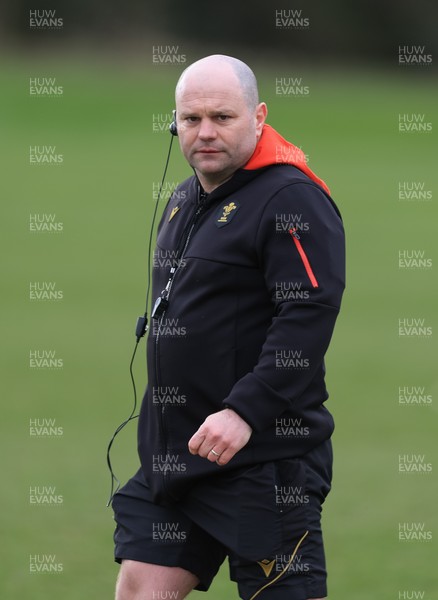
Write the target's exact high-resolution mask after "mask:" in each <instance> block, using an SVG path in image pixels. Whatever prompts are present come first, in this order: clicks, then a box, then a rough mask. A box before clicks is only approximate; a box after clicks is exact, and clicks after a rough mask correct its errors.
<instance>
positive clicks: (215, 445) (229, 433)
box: [189, 408, 252, 466]
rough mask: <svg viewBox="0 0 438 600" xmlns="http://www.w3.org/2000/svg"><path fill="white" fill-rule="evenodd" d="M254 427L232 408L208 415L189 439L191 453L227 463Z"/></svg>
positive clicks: (212, 460)
mask: <svg viewBox="0 0 438 600" xmlns="http://www.w3.org/2000/svg"><path fill="white" fill-rule="evenodd" d="M251 434H252V429H251V427H250V426H249V425H248V423H247V422H246V421H244V420H243V419H242V417H239V415H238V414H237V413H236V412H234V410H232V409H231V408H225V409H224V410H221V411H220V412H217V413H214V414H212V415H210V416H208V417H207V418H206V419H205V421H204V422H203V424H202V425H201V427H200V428H199V429H198V431H197V432H196V433H195V434H194V435H193V436H192V437H191V439H190V440H189V450H190V453H191V454H199V456H202V458H207V459H208V460H209V461H211V462H216V463H217V464H218V465H219V466H221V465H226V464H227V463H228V462H229V461H230V460H231V459H232V458H233V456H234V455H235V454H236V453H237V452H239V450H240V449H241V448H243V446H245V444H247V443H248V440H249V438H250V437H251Z"/></svg>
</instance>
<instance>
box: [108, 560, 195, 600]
mask: <svg viewBox="0 0 438 600" xmlns="http://www.w3.org/2000/svg"><path fill="white" fill-rule="evenodd" d="M198 583H199V579H198V578H197V577H196V575H193V573H190V571H186V570H185V569H181V568H180V567H163V566H161V565H152V564H149V563H142V562H138V561H135V560H123V561H122V566H121V568H120V572H119V577H118V579H117V587H116V600H156V599H158V598H173V599H174V600H183V598H185V597H186V596H187V595H188V594H189V593H190V592H191V591H192V590H193V588H194V587H195V586H196V585H198Z"/></svg>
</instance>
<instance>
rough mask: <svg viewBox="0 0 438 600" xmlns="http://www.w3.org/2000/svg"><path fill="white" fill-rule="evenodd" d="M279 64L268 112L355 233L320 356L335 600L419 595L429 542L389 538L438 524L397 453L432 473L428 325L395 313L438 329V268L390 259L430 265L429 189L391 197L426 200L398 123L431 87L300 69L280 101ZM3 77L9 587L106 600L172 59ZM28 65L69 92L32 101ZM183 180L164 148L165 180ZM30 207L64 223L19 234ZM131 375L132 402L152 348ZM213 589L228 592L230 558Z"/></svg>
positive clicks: (431, 497)
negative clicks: (40, 295)
mask: <svg viewBox="0 0 438 600" xmlns="http://www.w3.org/2000/svg"><path fill="white" fill-rule="evenodd" d="M254 66H255V68H256V70H257V64H255V65H254ZM278 70H279V73H276V72H273V71H275V69H274V70H273V69H271V70H270V71H268V70H266V71H265V70H264V68H263V66H262V65H261V66H260V69H259V73H260V83H261V90H262V95H263V98H264V99H265V100H266V101H267V102H268V105H269V109H270V115H269V122H270V123H271V125H273V126H274V127H276V128H278V129H279V130H280V131H281V132H282V133H283V135H284V136H285V137H287V138H289V139H291V140H292V141H294V143H296V144H297V145H300V146H302V147H303V148H304V150H305V151H306V152H308V153H309V154H310V165H311V167H312V168H313V169H314V170H315V171H316V172H317V173H318V174H319V175H320V176H321V177H322V178H324V179H325V180H326V181H327V182H328V184H329V185H330V187H331V189H332V193H333V196H334V198H335V199H336V201H337V203H338V205H339V207H340V209H341V211H342V213H343V216H344V221H345V226H346V230H347V241H348V288H347V292H346V296H345V301H344V305H343V310H342V314H341V316H340V318H339V322H338V326H337V329H336V332H335V336H334V339H333V343H332V346H331V348H330V351H329V354H328V357H327V370H328V377H327V379H328V386H329V391H330V393H331V396H330V399H329V401H328V407H329V408H330V410H331V411H332V412H333V414H334V416H335V419H336V423H337V429H336V432H335V436H334V445H335V451H336V457H335V479H334V486H333V491H332V493H331V495H330V496H329V499H328V500H327V503H326V506H325V511H324V527H325V539H326V547H327V560H328V567H329V585H330V595H331V598H333V599H338V600H341V599H343V598H354V600H365V599H366V600H369V598H385V599H390V598H398V592H399V590H424V591H425V592H426V596H425V597H426V598H432V593H433V589H436V587H437V577H436V569H435V566H434V565H435V562H436V561H435V559H434V556H433V554H432V551H431V548H432V543H433V542H429V543H427V542H423V543H421V542H404V543H403V542H399V541H398V538H397V536H398V523H399V522H422V523H425V526H426V529H429V530H432V531H433V534H434V535H435V534H436V531H437V519H436V492H437V485H436V475H435V473H434V472H432V474H430V475H427V474H426V475H415V474H408V475H399V474H398V472H397V461H398V455H399V454H411V453H417V454H425V455H426V457H427V460H428V462H432V464H433V467H434V468H435V467H436V457H437V454H436V446H435V444H434V439H435V437H436V435H435V431H436V412H437V411H436V404H437V398H436V394H437V380H436V376H435V372H436V371H435V368H434V367H435V362H436V358H435V357H436V354H437V344H436V335H437V334H436V331H435V329H434V330H433V336H432V337H430V338H425V339H416V338H405V339H404V338H400V337H399V336H398V319H399V317H409V318H411V317H416V318H425V320H426V322H427V324H428V325H432V326H433V327H436V320H435V314H436V310H434V309H435V308H436V305H437V285H436V277H435V276H434V273H435V269H436V265H434V267H433V268H432V269H431V270H428V271H420V270H414V271H403V270H399V268H398V252H399V250H402V249H408V250H412V249H419V250H424V251H425V253H426V255H427V256H428V257H432V258H433V260H435V258H436V241H435V240H436V219H437V210H436V202H437V200H436V198H434V199H433V200H432V201H430V202H401V201H399V200H398V182H399V181H424V182H425V184H426V188H427V189H430V190H433V192H434V194H435V195H436V193H437V190H438V186H437V183H438V177H437V171H436V157H434V152H433V150H434V144H435V142H434V140H435V135H436V134H435V133H434V132H432V133H428V134H427V133H424V134H420V133H418V134H400V133H398V131H397V119H398V114H399V113H425V114H426V116H427V120H428V121H431V122H432V123H433V126H434V127H435V126H438V125H437V123H438V119H437V109H436V101H435V98H434V93H436V91H437V90H436V87H433V86H431V85H430V84H429V83H427V81H428V80H427V78H424V79H418V80H417V79H414V80H413V79H412V76H411V75H406V73H405V72H403V73H399V75H398V76H397V77H395V76H393V77H388V76H387V75H386V74H377V73H368V72H362V73H360V72H359V73H355V74H353V73H347V72H346V73H342V72H333V73H327V74H320V73H318V72H312V70H311V69H307V71H308V72H306V73H303V78H304V79H305V80H306V84H308V85H309V86H310V90H311V93H310V95H309V96H308V97H307V98H301V99H290V98H284V97H278V96H276V95H275V77H276V76H281V75H283V74H284V73H283V71H281V69H280V68H279V69H278ZM1 76H2V80H3V84H2V99H1V102H2V106H3V110H2V114H3V123H2V126H1V130H2V139H1V147H2V165H3V173H4V174H3V177H2V179H3V181H2V183H3V184H4V189H5V192H4V198H3V202H2V212H3V215H2V216H3V218H2V220H1V227H2V234H1V241H2V246H3V247H2V258H3V260H2V283H3V286H2V301H3V310H2V312H1V317H0V319H1V325H2V331H3V343H2V345H1V357H2V363H3V365H4V369H3V375H2V380H1V385H2V398H3V405H4V407H5V408H4V410H3V418H2V425H3V427H2V438H1V443H2V457H3V463H4V466H3V486H2V496H3V497H2V506H3V511H2V533H3V535H2V539H3V544H2V569H1V573H2V574H1V576H0V577H1V580H0V581H1V588H0V589H1V596H2V598H7V599H8V600H15V599H17V600H18V599H20V600H22V599H24V598H32V600H43V599H44V600H47V599H52V598H58V597H62V598H63V599H64V600H76V599H77V598H93V599H95V600H106V599H108V598H111V597H112V595H113V587H114V580H115V577H116V573H117V566H116V565H115V564H114V563H113V562H112V552H113V548H112V532H113V521H112V511H111V510H110V509H107V508H105V503H106V500H107V494H108V491H109V476H108V474H107V472H106V464H105V451H106V445H107V442H108V440H109V437H110V435H111V434H112V432H113V430H114V428H115V427H116V425H117V424H118V423H119V422H120V421H121V420H123V419H124V418H125V416H126V415H127V414H129V411H130V409H131V403H132V399H131V398H132V393H131V387H130V381H129V374H128V364H129V359H130V355H131V352H132V349H133V344H134V335H133V328H134V324H135V319H136V317H137V315H139V314H141V313H142V312H143V311H144V292H145V285H146V251H147V238H148V230H149V219H150V215H151V210H152V207H153V202H152V183H153V182H157V181H159V180H160V178H161V174H162V169H163V166H164V159H165V156H166V153H167V147H168V143H169V137H168V135H167V134H165V133H152V114H157V113H160V114H164V113H169V112H170V111H171V109H172V108H173V99H172V94H173V92H172V89H173V85H174V82H175V79H176V78H177V76H178V72H177V71H176V70H172V68H167V69H164V68H163V69H161V70H160V69H156V70H153V71H152V70H151V71H148V70H147V69H145V68H144V67H142V66H141V65H140V66H139V65H134V66H131V67H130V68H129V69H125V68H123V66H117V65H116V66H112V67H110V66H109V65H99V64H94V65H93V64H92V63H90V64H88V65H86V64H85V63H83V64H74V63H71V64H70V63H68V62H66V61H65V62H64V61H63V62H59V63H57V62H53V63H47V62H46V63H38V62H33V63H31V62H30V61H29V62H27V63H25V62H15V63H10V64H5V65H3V68H2V70H1ZM33 76H48V77H51V76H52V77H53V76H56V77H57V78H58V79H59V82H58V83H59V85H63V86H64V90H65V91H64V96H63V97H62V98H59V99H56V98H30V97H29V96H28V79H29V77H33ZM413 83H415V85H413ZM50 144H51V145H56V146H57V152H58V153H62V154H64V163H63V164H62V165H60V166H30V165H29V164H28V148H29V145H50ZM188 174H189V171H188V169H187V167H186V165H185V163H184V160H183V159H182V157H181V156H180V155H179V152H178V149H177V147H175V148H174V153H173V155H172V159H171V165H170V169H169V175H168V180H169V181H180V180H182V178H184V177H186V176H187V175H188ZM30 213H55V214H56V218H57V220H58V221H62V222H63V224H64V230H63V232H62V233H59V234H30V233H29V225H28V221H29V214H30ZM31 281H40V282H41V281H52V282H56V286H57V289H59V290H62V291H63V293H64V299H63V300H61V301H59V302H41V303H38V302H30V301H29V290H28V287H29V282H31ZM32 349H55V350H56V352H57V355H58V356H59V357H62V359H63V361H64V368H63V369H62V370H61V371H60V372H55V371H42V372H33V371H32V370H31V369H30V368H29V367H28V364H29V351H30V350H32ZM434 358H435V360H434ZM135 371H136V375H137V386H138V390H139V395H140V396H141V392H142V389H143V387H144V383H145V380H146V375H145V369H144V342H142V345H141V349H140V351H139V356H138V360H137V362H136V366H135ZM403 385H408V386H415V385H417V386H424V387H425V388H426V393H428V394H432V395H433V396H434V398H433V403H432V405H431V406H420V407H419V406H400V405H399V404H398V387H399V386H403ZM5 409H6V410H5ZM38 417H39V418H44V417H45V418H55V419H56V421H57V424H58V425H60V426H62V427H63V428H64V434H63V436H62V437H61V438H60V439H53V438H52V439H33V438H31V437H30V436H29V419H30V418H38ZM135 431H136V423H135V422H134V423H131V424H130V425H129V426H128V427H127V428H126V430H125V431H124V432H123V434H121V436H120V437H119V438H118V439H117V442H116V444H115V446H114V452H113V460H114V466H115V469H116V471H117V473H118V475H119V476H120V478H121V479H122V481H125V480H126V479H127V478H128V477H129V476H130V475H131V474H132V472H133V471H134V469H136V467H137V462H138V460H137V456H136V440H135V435H136V434H135ZM31 485H36V486H38V485H39V486H44V485H52V486H56V490H57V493H58V494H61V495H63V497H64V502H63V504H62V505H61V506H57V507H55V506H51V507H34V506H30V504H29V487H30V486H31ZM6 540H7V543H5V541H6ZM30 554H56V560H57V562H60V563H62V564H63V573H62V574H58V575H36V574H34V575H31V574H29V555H30ZM193 596H194V597H198V596H199V597H201V596H200V595H199V594H193ZM204 597H208V598H212V599H213V600H214V599H217V600H219V599H220V600H223V599H224V598H232V597H237V594H236V592H235V587H234V584H230V583H229V582H228V575H227V567H226V565H224V567H223V569H222V570H221V574H220V576H218V578H217V579H216V581H215V583H214V585H213V588H212V590H211V592H210V593H209V594H208V596H205V595H204Z"/></svg>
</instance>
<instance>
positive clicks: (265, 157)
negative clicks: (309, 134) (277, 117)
mask: <svg viewBox="0 0 438 600" xmlns="http://www.w3.org/2000/svg"><path fill="white" fill-rule="evenodd" d="M270 165H293V166H294V167H297V168H298V169H300V171H302V172H303V173H305V174H306V175H307V176H308V177H310V179H313V181H315V183H317V184H318V185H320V186H321V187H322V188H323V189H324V190H325V191H326V192H327V193H328V194H330V190H329V188H328V187H327V185H326V184H325V183H324V181H323V180H322V179H319V177H317V176H316V175H315V173H314V172H313V171H311V170H310V169H309V167H308V166H307V164H306V159H305V156H304V152H303V151H302V150H301V149H300V148H298V147H297V146H294V144H291V143H290V142H288V141H287V140H285V139H284V138H283V137H281V135H280V134H279V133H278V132H277V131H276V130H275V129H273V128H272V127H271V126H270V125H267V124H266V123H265V125H264V126H263V132H262V136H261V138H260V140H259V142H258V144H257V146H256V149H255V150H254V154H253V155H252V156H251V158H250V159H249V161H248V162H247V163H246V165H245V166H244V167H243V169H246V170H248V171H254V170H255V169H261V168H262V167H268V166H270Z"/></svg>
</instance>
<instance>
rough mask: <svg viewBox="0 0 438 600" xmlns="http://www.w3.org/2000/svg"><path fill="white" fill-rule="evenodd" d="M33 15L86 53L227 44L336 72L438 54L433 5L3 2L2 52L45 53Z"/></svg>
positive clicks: (43, 34)
mask: <svg viewBox="0 0 438 600" xmlns="http://www.w3.org/2000/svg"><path fill="white" fill-rule="evenodd" d="M31 9H38V10H43V9H56V10H57V11H58V15H61V16H62V17H63V18H64V21H65V25H64V27H63V31H62V35H60V36H59V37H58V40H57V41H56V44H57V46H60V47H62V46H63V45H64V46H67V47H68V46H69V45H70V44H71V43H72V42H76V41H80V42H81V43H82V44H84V45H85V46H87V47H93V46H97V47H100V48H102V47H103V48H105V47H108V46H110V47H112V48H114V49H115V48H116V47H118V44H120V45H121V46H119V49H124V50H125V51H127V50H128V49H129V48H130V47H131V45H135V44H141V43H142V41H145V40H153V41H154V40H156V41H157V43H160V42H161V43H162V41H163V40H164V39H169V38H170V39H171V40H172V42H173V43H175V42H177V43H188V44H190V45H191V47H192V48H196V47H197V46H198V47H200V48H202V52H203V53H209V52H210V51H215V49H216V48H217V47H218V46H220V45H222V44H223V41H224V39H226V40H227V44H228V47H229V50H230V51H235V52H238V51H239V50H242V49H244V50H245V52H246V53H250V52H253V53H256V54H257V55H258V57H259V58H262V57H265V58H267V59H269V60H271V59H272V58H273V57H280V58H281V57H283V58H286V57H287V58H289V57H290V56H291V55H292V56H293V57H294V60H301V59H302V58H303V57H304V58H305V59H309V60H312V61H314V60H321V61H327V60H334V61H336V65H337V66H342V65H343V64H345V65H349V64H351V63H352V62H353V61H358V60H360V61H365V62H366V63H367V64H368V65H379V66H383V65H385V63H391V61H392V60H393V57H394V54H395V53H396V52H397V48H398V46H399V44H420V43H421V44H425V43H426V45H427V48H428V50H429V51H430V52H432V53H433V52H436V50H437V48H438V36H437V35H436V23H437V16H438V5H437V3H436V2H434V0H418V1H416V2H411V1H409V0H368V1H364V0H361V1H359V2H349V1H348V0H332V1H330V2H327V1H326V0H310V1H307V2H295V1H291V0H288V1H280V0H279V1H278V2H276V3H269V2H266V1H264V0H252V2H251V3H244V2H232V1H230V0H223V1H222V2H220V3H218V4H212V3H206V2H203V1H202V0H189V1H186V2H180V1H179V0H161V1H159V2H147V1H146V2H145V1H142V0H131V1H130V2H128V3H125V4H123V3H121V2H119V1H117V0H93V1H90V0H77V1H75V2H72V1H71V0H70V1H69V0H58V1H57V2H53V1H47V0H39V1H38V2H34V1H33V0H8V1H7V2H3V3H2V7H1V8H0V15H1V19H0V32H1V39H2V44H3V45H9V46H11V45H12V46H14V45H17V46H19V47H21V48H30V47H31V48H32V49H33V50H35V49H37V48H38V47H43V46H44V45H45V44H46V43H48V41H49V40H50V44H51V45H52V44H53V43H54V40H53V39H52V38H53V32H51V31H50V30H47V31H38V32H34V31H30V30H29V28H28V27H26V24H27V23H28V19H29V10H31ZM276 10H285V11H288V10H295V11H296V10H298V11H301V12H302V16H303V17H305V18H308V19H309V21H310V27H311V32H312V33H311V35H308V32H307V31H306V30H301V31H300V30H299V29H297V30H296V31H294V34H293V35H291V34H290V31H289V30H287V29H285V28H284V29H281V28H277V27H276V26H275V11H276Z"/></svg>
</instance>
